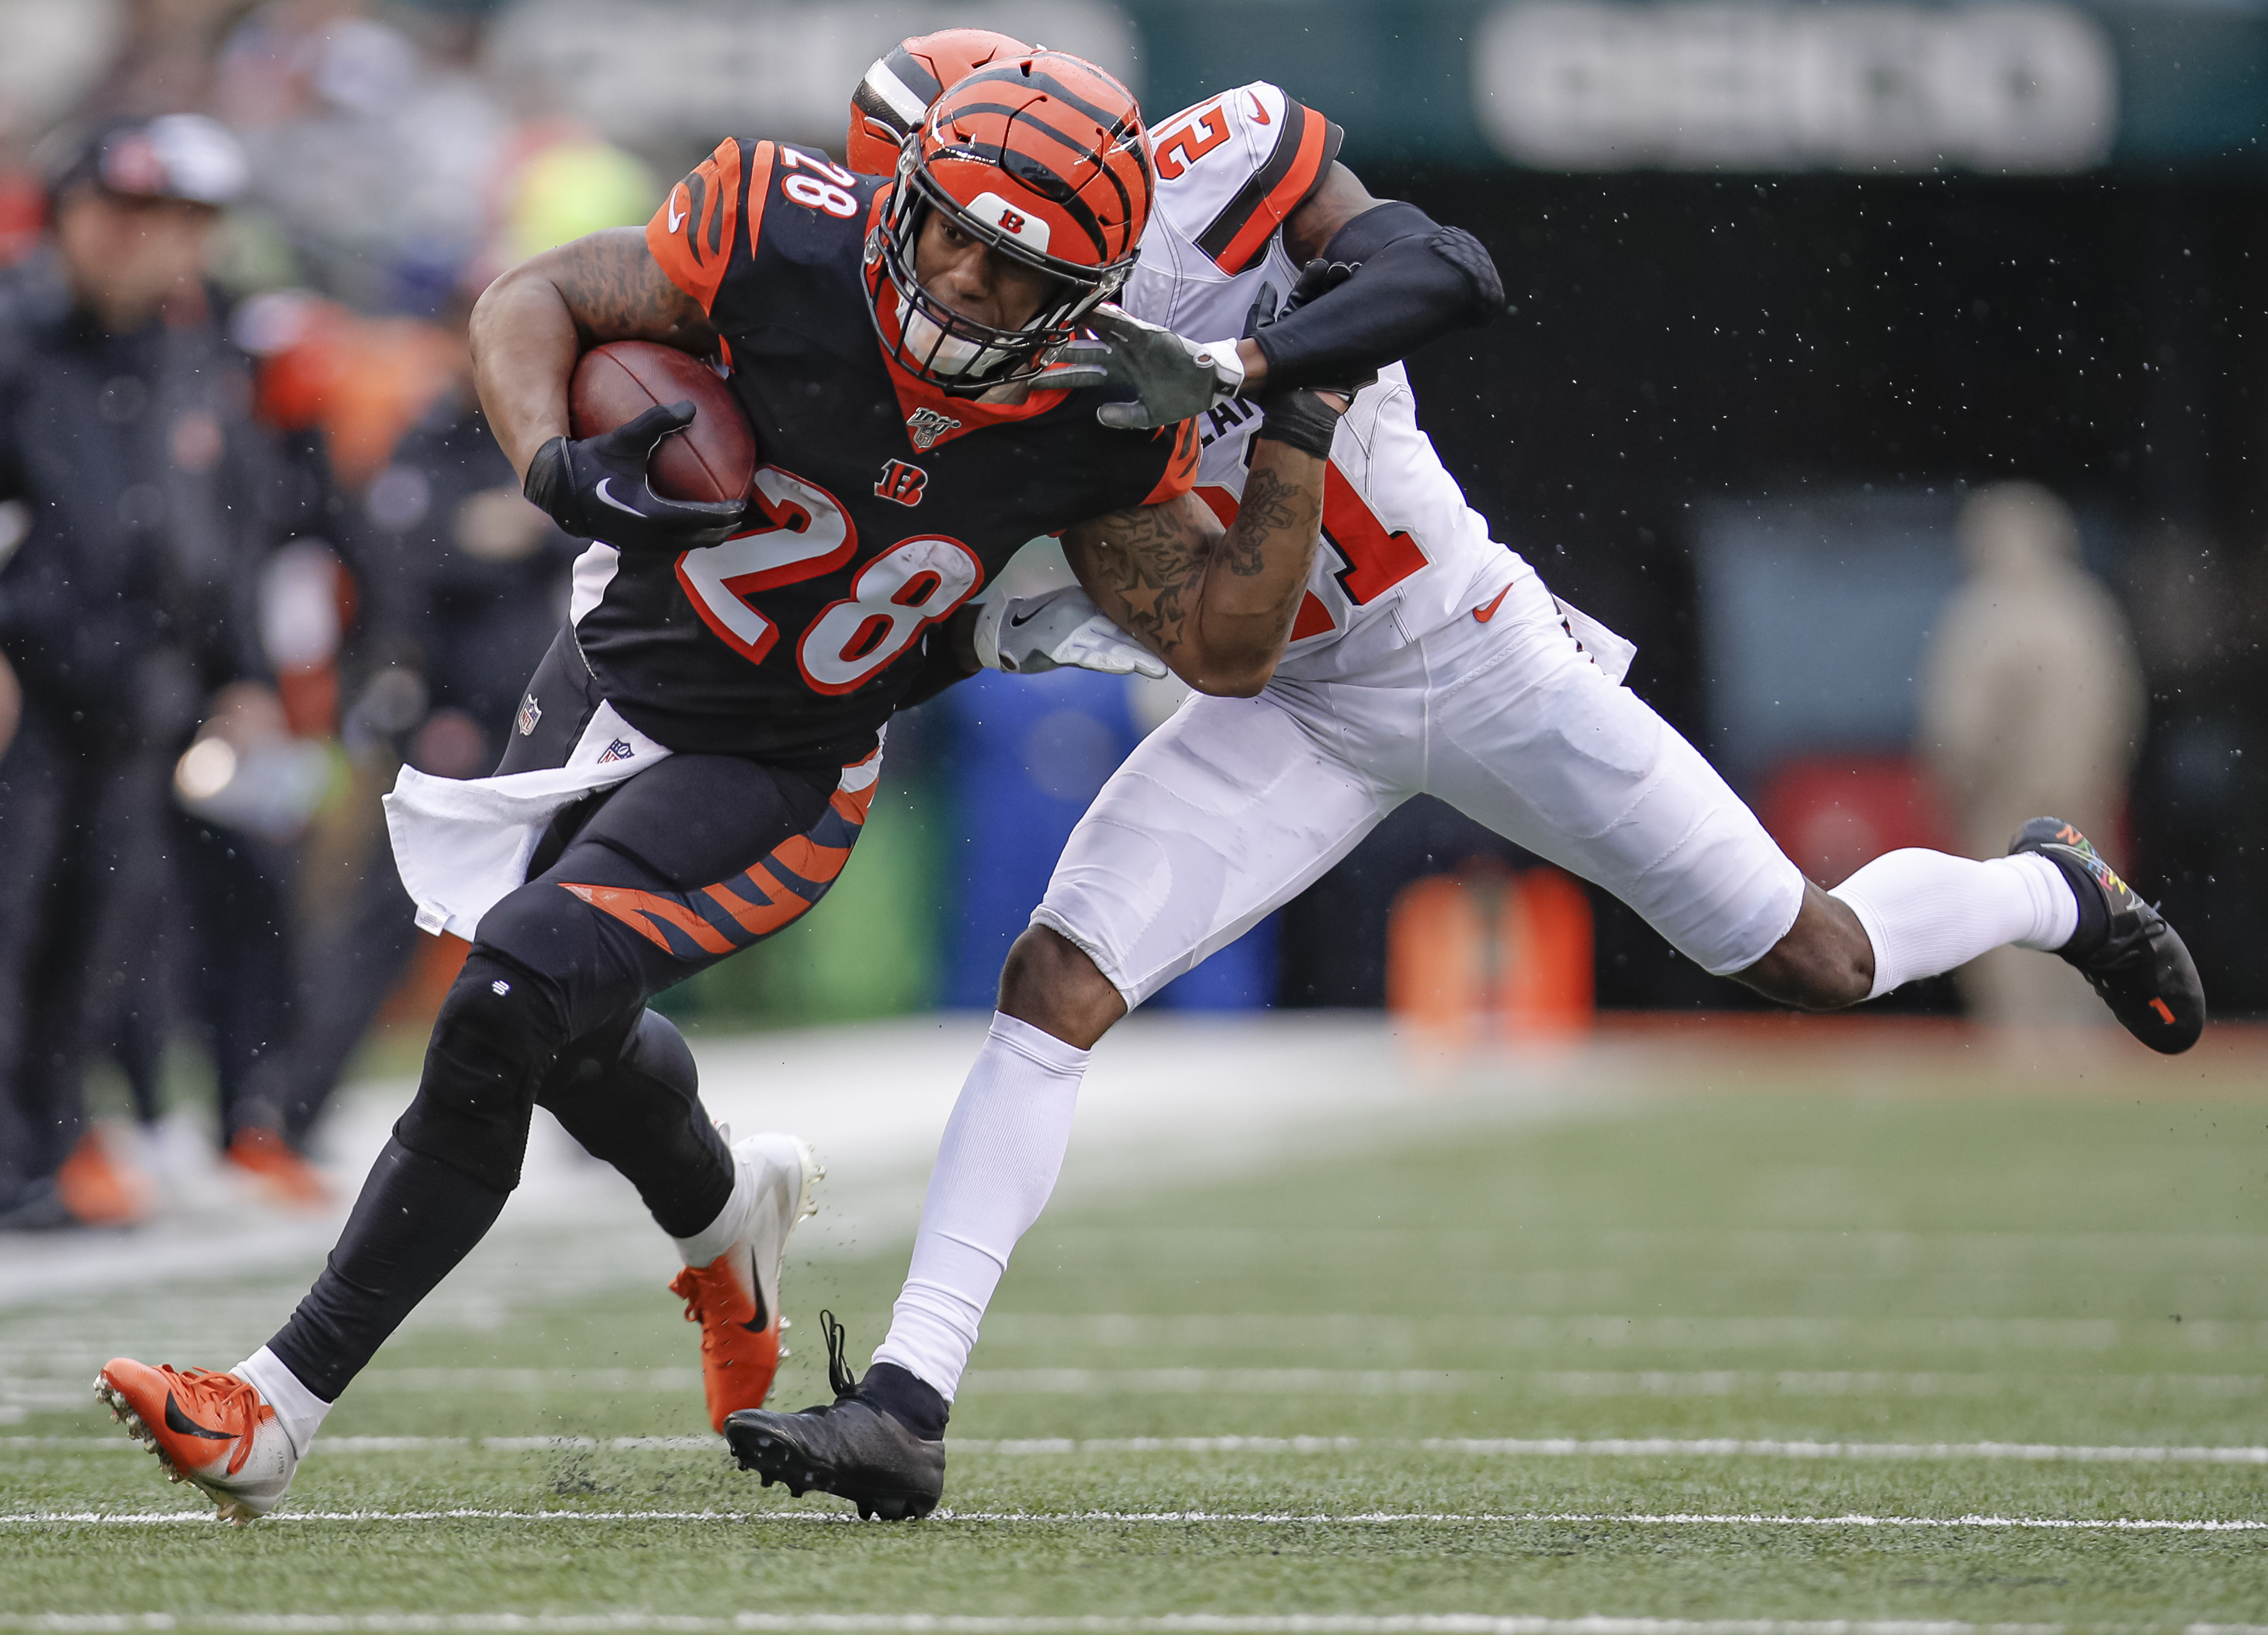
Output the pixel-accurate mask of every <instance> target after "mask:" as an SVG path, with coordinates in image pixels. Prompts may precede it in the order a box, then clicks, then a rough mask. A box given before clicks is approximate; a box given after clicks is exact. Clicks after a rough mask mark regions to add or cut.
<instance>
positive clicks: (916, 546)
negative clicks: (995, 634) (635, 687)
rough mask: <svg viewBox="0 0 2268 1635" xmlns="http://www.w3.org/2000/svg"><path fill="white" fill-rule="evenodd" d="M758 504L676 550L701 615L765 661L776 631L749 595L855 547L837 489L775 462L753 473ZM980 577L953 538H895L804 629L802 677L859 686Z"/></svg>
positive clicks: (753, 659) (814, 572) (828, 569)
mask: <svg viewBox="0 0 2268 1635" xmlns="http://www.w3.org/2000/svg"><path fill="white" fill-rule="evenodd" d="M756 504H757V507H758V509H759V510H760V511H761V512H762V513H763V516H764V519H765V522H766V526H765V527H761V528H756V529H754V530H752V531H751V532H749V533H747V534H735V535H734V536H733V538H731V539H729V540H726V541H725V542H724V543H723V544H721V545H704V546H703V547H702V548H700V549H697V550H689V551H687V552H686V553H685V554H684V555H683V556H680V557H679V558H678V559H677V582H678V584H679V585H681V586H683V587H684V590H685V594H686V596H687V597H688V598H689V600H691V601H692V603H693V610H694V611H695V612H696V613H697V614H699V615H701V622H703V624H706V625H707V626H708V627H709V628H710V629H711V630H713V631H714V632H716V635H717V638H718V640H719V641H721V642H723V643H724V644H725V645H726V646H727V647H730V648H731V649H732V650H733V652H737V653H739V654H740V657H742V658H743V659H747V661H748V662H749V663H750V664H762V662H763V661H764V658H765V655H767V654H768V653H770V652H771V650H772V647H773V645H774V644H776V643H777V641H778V640H779V634H780V632H779V626H777V624H775V623H773V622H771V621H770V619H767V618H766V617H764V615H762V614H761V613H759V612H757V611H756V609H755V608H753V607H751V606H750V605H749V602H748V598H750V597H752V596H760V595H762V593H764V592H766V591H772V590H777V589H779V588H780V587H781V586H787V585H799V584H801V583H802V582H803V581H804V580H806V579H815V578H819V577H820V575H821V574H824V573H832V572H833V571H835V570H836V569H837V568H840V567H842V566H843V564H844V563H847V562H849V561H850V560H851V557H852V556H855V555H857V553H858V530H857V529H856V528H855V527H852V526H851V519H850V518H849V517H848V516H846V515H844V514H843V507H842V506H841V505H840V504H838V503H836V498H835V497H834V496H833V495H832V494H829V493H828V491H827V490H825V489H822V488H821V487H819V486H818V485H816V484H815V483H810V482H805V481H804V480H803V479H802V478H801V477H799V476H795V475H792V474H790V473H788V472H785V471H782V470H781V469H780V468H778V467H777V466H766V467H764V468H762V470H761V471H759V472H757V473H756ZM983 578H984V570H983V566H982V565H981V564H980V563H978V562H977V560H976V553H974V552H973V551H971V550H970V549H968V547H967V546H966V545H963V544H962V543H961V541H959V540H954V539H947V538H946V537H944V536H943V535H942V534H924V535H921V536H918V537H917V538H914V539H909V540H902V541H899V542H898V543H897V544H895V545H894V546H892V547H891V548H890V549H888V550H887V551H884V552H883V553H882V554H881V555H880V556H877V557H875V558H874V560H873V561H872V562H870V563H867V564H866V565H865V567H863V568H861V569H860V570H859V571H858V578H855V579H853V580H852V581H851V594H850V595H849V596H848V597H846V598H844V599H843V600H841V601H837V602H834V603H831V604H830V605H829V606H828V607H827V608H822V609H821V612H820V615H819V616H818V617H817V618H815V619H814V620H813V621H812V622H811V624H810V625H809V627H808V628H807V629H806V630H805V631H804V633H803V639H802V640H800V641H799V642H798V643H797V644H796V655H795V657H796V664H797V665H798V667H799V668H800V669H801V670H802V671H803V677H804V680H805V681H808V682H809V683H810V684H811V685H812V687H813V688H814V689H816V690H817V691H819V692H822V693H828V694H830V695H831V694H838V693H847V692H851V691H853V690H855V689H858V688H860V687H863V686H864V685H865V683H866V682H868V681H872V680H873V678H874V676H875V675H877V674H880V672H881V670H882V669H883V667H885V666H887V665H888V664H889V662H890V661H891V660H892V659H895V658H896V657H897V656H898V655H899V654H900V653H902V652H905V650H906V648H907V647H908V646H909V644H911V643H912V642H913V641H914V639H915V638H916V637H918V636H919V635H920V634H921V633H922V631H923V630H924V628H925V627H927V626H929V625H932V624H934V623H935V622H937V621H938V620H939V619H942V618H944V617H946V615H948V614H950V613H952V612H953V610H954V608H958V607H960V606H961V603H962V602H964V601H967V600H968V597H969V594H970V593H972V592H974V591H975V590H976V587H977V586H978V585H979V584H981V583H982V582H983Z"/></svg>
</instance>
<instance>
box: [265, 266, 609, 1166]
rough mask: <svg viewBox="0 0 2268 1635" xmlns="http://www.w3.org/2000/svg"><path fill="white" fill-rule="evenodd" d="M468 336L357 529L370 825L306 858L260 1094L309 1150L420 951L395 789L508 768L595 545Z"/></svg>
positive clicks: (362, 803) (360, 762)
mask: <svg viewBox="0 0 2268 1635" xmlns="http://www.w3.org/2000/svg"><path fill="white" fill-rule="evenodd" d="M466 312H467V313H469V306H468V307H467V308H466ZM453 334H454V335H456V337H457V340H458V346H457V358H458V368H457V371H456V372H455V373H454V374H453V377H452V378H450V379H447V380H446V382H445V383H444V385H443V387H442V390H441V393H440V395H439V396H438V398H437V399H435V401H433V402H432V403H431V405H429V406H428V408H427V409H426V410H425V412H424V413H423V416H420V417H419V419H418V421H417V422H416V423H415V424H414V425H412V426H410V427H409V429H408V431H407V432H406V434H405V435H404V436H403V437H402V438H401V441H400V442H399V443H397V444H396V445H395V446H394V448H393V449H392V451H391V452H390V453H388V454H387V457H386V459H385V462H384V464H383V465H382V466H381V467H380V468H379V469H378V470H377V471H376V473H375V474H374V475H372V477H371V479H370V480H369V482H367V483H365V485H364V488H363V491H362V494H361V495H360V497H359V503H358V504H357V505H356V507H355V508H354V515H353V519H352V521H351V523H350V526H349V527H348V528H347V529H346V530H344V532H345V534H346V535H347V552H346V555H347V557H348V560H349V562H350V565H351V567H352V569H353V571H354V575H355V583H356V591H357V607H356V630H355V632H354V635H353V637H352V640H351V643H350V652H349V653H348V655H347V656H346V659H345V660H344V667H345V669H346V670H347V672H348V676H349V681H348V688H347V690H348V692H349V695H350V699H351V702H350V703H349V705H348V706H347V708H346V710H345V711H344V715H343V719H342V722H341V725H340V732H341V738H342V742H343V744H344V747H345V748H346V752H347V755H348V757H349V760H350V763H351V764H352V765H353V767H354V768H355V772H354V774H353V779H354V781H353V788H354V790H355V791H356V794H355V797H354V798H355V799H356V800H357V805H358V807H359V810H360V813H361V821H353V822H350V823H346V824H342V825H341V826H340V832H338V833H336V834H335V835H334V836H328V837H327V838H328V839H329V840H330V842H331V843H329V844H327V845H326V846H324V847H323V848H321V850H320V852H319V853H318V854H316V855H312V856H310V857H309V858H307V859H306V867H307V868H308V869H309V870H310V871H311V873H313V875H314V876H315V878H313V880H310V882H309V884H310V887H311V889H309V890H307V891H306V892H305V893H304V894H303V895H304V897H305V898H306V908H305V910H304V911H303V914H302V917H301V921H300V924H299V925H298V947H297V949H296V950H295V954H294V959H293V967H292V972H291V1007H290V1027H289V1031H288V1033H287V1034H286V1036H285V1038H284V1041H283V1042H282V1043H281V1045H280V1047H279V1048H277V1049H274V1050H271V1051H269V1053H268V1054H267V1055H266V1056H264V1057H262V1058H261V1061H260V1063H259V1064H257V1066H255V1067H254V1070H253V1072H252V1076H251V1079H250V1081H249V1083H248V1085H247V1090H246V1095H247V1101H250V1102H252V1103H254V1104H255V1105H257V1106H259V1107H261V1108H263V1109H264V1110H265V1112H266V1113H267V1116H269V1118H270V1119H271V1120H272V1122H273V1123H274V1126H275V1128H276V1129H278V1130H280V1131H282V1132H283V1134H284V1138H285V1139H286V1140H287V1141H288V1142H290V1144H291V1145H292V1146H293V1147H294V1148H298V1149H304V1147H305V1145H306V1140H307V1138H308V1135H309V1133H310V1131H312V1130H313V1125H314V1123H315V1121H316V1119H317V1117H318V1116H320V1113H321V1111H322V1109H323V1108H324V1106H325V1104H326V1103H327V1102H328V1099H329V1097H330V1095H331V1093H332V1092H333V1091H334V1090H335V1088H336V1087H337V1086H338V1083H339V1080H340V1079H341V1077H342V1074H343V1073H344V1072H345V1070H346V1067H347V1064H348V1061H349V1059H350V1057H352V1055H353V1053H354V1050H355V1048H356V1046H357V1044H359V1043H360V1042H361V1040H362V1038H363V1036H364V1035H365V1034H366V1033H367V1032H368V1031H369V1028H370V1025H371V1023H372V1020H373V1019H374V1018H375V1017H376V1016H377V1014H378V1011H379V1006H380V1005H382V1004H383V1003H384V1002H385V999H386V997H387V993H388V992H389V991H391V990H392V989H393V987H394V983H396V981H397V980H398V979H399V978H400V977H401V974H402V972H403V970H404V969H405V968H407V966H408V965H409V961H410V958H411V956H412V954H414V953H415V952H416V944H417V927H416V905H415V904H413V903H412V902H410V901H409V897H408V896H407V895H404V893H403V891H402V888H401V878H400V876H399V875H398V874H397V873H395V870H394V858H393V856H392V853H391V851H390V850H389V849H388V847H387V837H386V829H385V822H384V818H383V814H381V813H380V812H379V807H378V795H379V791H380V790H381V789H382V788H383V786H384V784H386V783H387V782H388V781H390V780H391V778H392V777H393V775H394V770H396V768H397V767H398V765H399V763H400V762H401V761H402V760H407V761H408V762H409V764H410V765H412V766H415V767H416V768H417V769H418V770H421V771H423V772H425V773H429V774H431V775H432V776H435V777H449V778H470V777H478V776H479V775H480V774H482V772H484V771H485V770H487V769H489V768H490V767H492V766H494V765H495V764H496V762H497V757H498V756H499V755H501V754H502V753H503V751H504V747H505V744H506V742H507V741H508V738H509V735H510V733H511V732H512V717H513V715H514V713H515V711H517V709H518V707H519V696H520V689H521V685H522V683H523V682H525V681H527V675H528V673H529V672H530V671H531V670H533V669H534V667H535V665H536V663H537V661H538V660H540V659H541V658H542V657H543V652H544V649H545V648H546V647H548V646H549V644H550V643H551V640H552V637H554V636H555V635H556V633H557V631H558V629H559V622H560V620H561V618H562V617H563V615H564V614H565V612H566V608H567V596H568V574H569V571H570V569H571V566H572V564H573V562H574V558H575V556H576V555H577V553H578V551H579V550H580V549H582V547H581V544H580V542H579V541H574V540H571V539H570V538H569V537H568V536H567V535H566V534H563V533H562V532H561V531H560V530H559V527H558V526H557V525H556V523H554V522H553V521H552V520H551V519H550V518H549V517H548V516H546V515H545V514H544V513H543V512H541V511H540V510H538V509H537V508H536V507H535V506H534V505H532V504H529V503H528V501H527V498H526V497H525V496H523V495H522V494H521V492H520V490H519V482H517V480H516V479H515V478H514V476H513V474H512V463H511V461H509V460H506V459H505V458H504V452H503V450H501V449H500V448H498V447H497V442H496V438H494V437H493V436H492V435H490V431H489V428H488V422H487V419H486V417H485V416H483V415H482V411H481V407H480V401H479V398H478V396H477V395H476V394H475V392H474V389H473V378H472V356H471V353H470V351H469V350H468V349H466V348H465V347H464V346H463V344H462V332H461V329H458V330H456V331H453Z"/></svg>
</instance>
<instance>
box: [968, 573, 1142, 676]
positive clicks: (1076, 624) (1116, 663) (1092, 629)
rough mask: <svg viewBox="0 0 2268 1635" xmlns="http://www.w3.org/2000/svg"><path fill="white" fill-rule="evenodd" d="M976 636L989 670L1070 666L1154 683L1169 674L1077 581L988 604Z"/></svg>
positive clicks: (1025, 672) (1021, 672)
mask: <svg viewBox="0 0 2268 1635" xmlns="http://www.w3.org/2000/svg"><path fill="white" fill-rule="evenodd" d="M976 657H977V659H978V661H979V662H980V663H982V664H983V666H984V667H985V668H986V669H988V670H1007V671H1011V672H1013V674H1018V675H1032V674H1036V673H1038V672H1039V671H1042V670H1057V669H1061V668H1063V667H1064V666H1066V665H1076V666H1078V667H1079V668H1080V669H1082V670H1100V671H1101V672H1102V673H1103V674H1106V675H1146V676H1148V677H1150V679H1151V680H1152V681H1160V680H1163V679H1164V677H1165V674H1166V665H1165V661H1164V660H1163V659H1160V658H1159V657H1158V656H1157V655H1156V654H1154V653H1152V652H1151V651H1150V650H1149V649H1148V648H1146V647H1144V646H1142V645H1141V644H1138V643H1137V642H1136V641H1135V640H1134V639H1133V638H1132V637H1130V636H1128V635H1127V634H1126V632H1125V631H1123V630H1120V629H1119V628H1118V627H1117V626H1116V625H1115V624H1113V623H1112V622H1110V621H1109V619H1108V618H1107V617H1106V616H1105V615H1103V614H1102V613H1101V611H1100V610H1099V609H1098V608H1096V607H1095V605H1094V603H1093V602H1092V601H1090V600H1087V595H1086V592H1085V591H1083V590H1081V589H1079V586H1076V585H1069V586H1064V588H1063V589H1061V590H1056V591H1049V592H1048V593H1047V594H1045V595H1044V596H1009V597H1003V598H1002V599H1001V600H998V601H996V602H988V603H987V604H985V606H984V607H983V608H981V609H979V610H978V612H977V615H976Z"/></svg>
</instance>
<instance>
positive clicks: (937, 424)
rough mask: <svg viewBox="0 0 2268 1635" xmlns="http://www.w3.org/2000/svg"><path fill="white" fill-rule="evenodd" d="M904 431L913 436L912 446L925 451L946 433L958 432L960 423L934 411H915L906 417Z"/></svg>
mask: <svg viewBox="0 0 2268 1635" xmlns="http://www.w3.org/2000/svg"><path fill="white" fill-rule="evenodd" d="M906 430H907V431H909V432H911V433H912V434H913V439H914V446H915V447H916V448H924V449H925V448H928V447H930V446H932V444H934V443H935V442H936V441H937V440H938V438H941V437H943V436H944V435H945V434H946V432H948V431H960V430H961V422H959V421H958V420H955V419H954V417H953V416H951V415H941V414H939V413H938V411H937V410H935V409H916V410H914V412H913V413H912V414H910V415H908V416H906Z"/></svg>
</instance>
